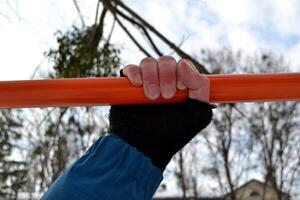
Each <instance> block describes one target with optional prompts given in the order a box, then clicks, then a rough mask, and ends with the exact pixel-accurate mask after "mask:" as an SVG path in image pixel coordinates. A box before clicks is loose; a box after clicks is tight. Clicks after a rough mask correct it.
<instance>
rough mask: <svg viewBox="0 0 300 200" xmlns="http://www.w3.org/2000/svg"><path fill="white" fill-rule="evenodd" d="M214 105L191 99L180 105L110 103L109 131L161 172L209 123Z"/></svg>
mask: <svg viewBox="0 0 300 200" xmlns="http://www.w3.org/2000/svg"><path fill="white" fill-rule="evenodd" d="M215 107H216V106H215V105H211V104H208V103H203V102H200V101H197V100H193V99H188V100H187V101H186V102H185V103H179V104H163V105H129V106H112V107H111V109H110V115H109V121H110V132H111V133H114V134H116V135H118V136H120V137H121V138H123V139H124V140H125V141H126V142H127V143H129V144H130V145H131V146H133V147H136V148H137V149H138V150H139V151H141V152H142V153H144V154H145V155H146V156H148V157H149V158H150V159H151V160H152V162H153V164H154V165H155V166H157V167H158V168H160V169H161V170H162V171H163V170H164V169H165V167H166V165H167V164H168V162H169V161H170V160H171V158H172V156H173V155H174V154H175V153H176V152H177V151H179V150H180V149H181V148H182V147H183V146H185V144H187V143H188V142H189V141H190V140H191V139H192V138H193V137H194V136H195V135H196V134H197V133H199V132H200V131H201V130H202V129H203V128H205V127H206V126H207V125H208V124H209V123H210V121H211V118H212V108H215Z"/></svg>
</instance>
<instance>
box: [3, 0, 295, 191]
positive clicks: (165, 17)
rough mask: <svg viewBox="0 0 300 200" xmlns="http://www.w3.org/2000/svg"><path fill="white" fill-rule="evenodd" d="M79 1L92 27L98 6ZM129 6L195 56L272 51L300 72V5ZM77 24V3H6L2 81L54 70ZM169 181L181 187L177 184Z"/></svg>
mask: <svg viewBox="0 0 300 200" xmlns="http://www.w3.org/2000/svg"><path fill="white" fill-rule="evenodd" d="M78 2H79V6H80V8H81V9H82V12H83V15H84V20H85V22H86V24H87V25H88V24H91V23H92V22H93V21H94V14H95V7H96V2H97V1H96V0H85V1H83V0H78ZM124 2H125V3H126V4H127V5H128V6H129V7H131V8H132V9H134V10H135V11H137V13H139V14H140V15H141V16H142V17H144V18H145V19H146V20H148V21H149V22H150V23H151V24H152V25H153V26H154V27H156V28H157V29H158V30H159V31H161V33H163V34H164V35H166V36H167V37H168V38H169V39H170V40H172V41H173V42H174V43H176V44H180V43H181V42H182V40H184V43H183V44H182V48H183V49H184V50H185V51H186V52H188V53H190V54H192V55H197V54H198V52H200V50H201V49H204V48H210V49H219V48H222V47H224V46H228V47H231V48H233V49H234V50H236V51H238V50H242V51H244V52H246V53H248V54H253V53H255V52H259V51H272V52H274V53H276V54H282V55H284V56H285V57H286V59H287V60H288V61H289V62H290V66H291V68H292V70H293V71H300V56H299V55H300V21H299V19H300V0H209V1H208V0H202V1H201V0H198V1H197V0H176V1H174V0H151V1H150V0H148V1H144V0H124ZM111 21H112V20H111V18H110V19H109V20H108V22H107V26H108V27H110V26H111V23H110V22H111ZM74 24H75V25H79V26H80V25H81V23H80V20H79V18H78V14H77V12H76V9H75V6H74V4H73V1H72V0H64V1H61V0H43V1H36V0H22V1H18V0H0V80H24V79H30V78H31V77H32V75H33V73H34V71H35V70H36V68H37V67H38V68H39V72H45V73H46V72H47V71H49V70H51V63H49V62H48V61H47V60H46V59H45V58H44V52H45V51H47V50H49V48H55V47H56V45H57V44H56V41H55V37H54V33H55V32H57V31H58V30H61V31H66V30H68V29H70V27H71V26H72V25H74ZM106 30H108V31H109V28H108V29H106ZM118 30H119V27H116V31H115V32H114V34H113V37H112V41H113V42H115V43H117V44H118V45H120V47H122V54H121V55H122V63H123V64H128V63H138V62H139V60H140V59H142V58H143V55H142V54H141V53H139V52H138V50H137V49H136V47H135V46H134V45H133V44H132V43H131V42H130V41H129V39H128V38H126V37H125V35H124V34H123V33H122V32H121V31H118ZM161 48H162V49H163V50H164V52H165V53H166V54H169V53H170V52H171V51H170V50H169V49H168V48H166V47H165V46H161ZM42 76H43V73H41V74H38V75H36V76H35V77H34V78H42ZM171 167H172V166H171ZM165 181H167V182H168V181H169V182H170V185H169V186H170V187H175V183H174V182H172V180H168V179H166V180H165ZM172 184H173V185H172Z"/></svg>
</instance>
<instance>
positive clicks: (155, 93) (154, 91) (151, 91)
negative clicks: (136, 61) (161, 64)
mask: <svg viewBox="0 0 300 200" xmlns="http://www.w3.org/2000/svg"><path fill="white" fill-rule="evenodd" d="M147 89H148V90H147V91H148V97H149V98H150V99H157V98H158V97H159V88H158V86H157V85H156V84H150V85H149V86H148V88H147Z"/></svg>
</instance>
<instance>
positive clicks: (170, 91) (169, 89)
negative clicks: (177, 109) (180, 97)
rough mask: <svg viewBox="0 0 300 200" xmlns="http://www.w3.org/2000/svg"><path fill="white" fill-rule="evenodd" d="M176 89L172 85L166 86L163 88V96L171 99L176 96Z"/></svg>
mask: <svg viewBox="0 0 300 200" xmlns="http://www.w3.org/2000/svg"><path fill="white" fill-rule="evenodd" d="M175 91H176V89H175V88H174V87H173V86H172V85H165V86H163V87H162V91H161V95H162V96H163V98H165V99H170V98H172V97H173V96H174V94H175Z"/></svg>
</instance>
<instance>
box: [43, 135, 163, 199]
mask: <svg viewBox="0 0 300 200" xmlns="http://www.w3.org/2000/svg"><path fill="white" fill-rule="evenodd" d="M161 181H162V172H161V171H160V170H159V169H158V168H157V167H155V166H154V165H153V164H152V162H151V160H150V159H149V158H148V157H146V156H145V155H143V154H142V153H141V152H139V151H138V150H137V149H136V148H134V147H132V146H130V145H129V144H128V143H126V142H125V141H124V140H123V139H121V138H120V137H118V136H117V135H114V134H110V135H108V136H105V137H102V138H99V139H98V140H97V141H96V142H95V143H94V144H93V145H92V146H91V147H90V149H89V150H88V151H87V153H86V154H85V155H84V156H82V157H81V158H80V159H79V160H77V161H76V162H75V163H74V164H73V165H72V166H70V167H69V168H68V169H67V170H66V171H65V172H64V173H63V174H62V175H61V176H60V177H59V178H58V179H57V180H56V181H55V182H54V184H53V185H52V186H51V187H50V188H49V190H48V192H47V193H46V194H45V195H44V197H43V198H42V199H43V200H50V199H56V200H67V199H68V200H69V199H75V200H87V199H93V200H97V199H99V200H100V199H101V200H115V199H116V200H117V199H118V200H119V199H124V200H127V199H128V200H149V199H151V198H152V196H153V195H154V193H155V191H156V189H157V187H158V186H159V184H160V182H161Z"/></svg>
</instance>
